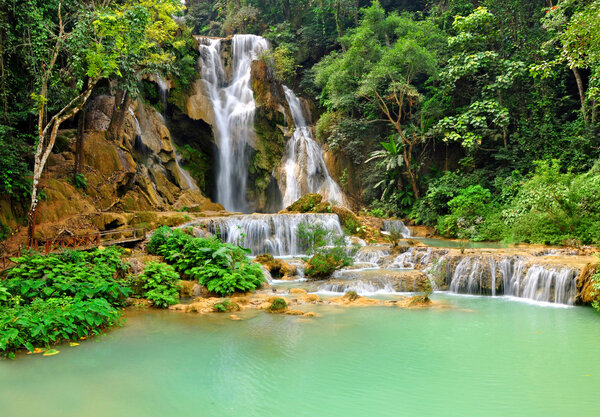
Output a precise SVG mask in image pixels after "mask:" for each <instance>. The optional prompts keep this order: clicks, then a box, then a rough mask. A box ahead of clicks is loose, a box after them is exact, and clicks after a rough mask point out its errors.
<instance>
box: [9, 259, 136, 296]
mask: <svg viewBox="0 0 600 417" xmlns="http://www.w3.org/2000/svg"><path fill="white" fill-rule="evenodd" d="M120 257H121V251H120V250H118V249H117V248H115V247H110V248H106V249H94V250H92V251H89V252H82V251H74V250H69V251H64V252H62V253H60V254H50V255H41V254H39V253H35V252H34V253H31V254H25V255H23V256H21V257H20V258H16V262H17V265H16V266H14V267H13V268H11V269H9V270H8V272H7V274H6V280H5V281H4V282H3V286H4V287H5V288H6V289H7V290H8V291H9V292H10V293H11V294H12V295H13V296H18V297H20V298H21V300H22V301H23V302H26V303H29V302H32V301H33V300H35V299H37V298H40V299H46V298H64V297H72V298H73V299H74V300H89V299H99V298H103V299H105V300H106V301H108V302H109V303H110V304H112V305H123V303H124V301H125V298H126V297H127V296H128V295H129V294H130V293H131V290H130V289H129V288H128V286H127V284H126V283H125V282H124V281H123V280H122V279H120V276H122V275H123V274H124V272H125V271H126V270H127V265H126V264H124V263H123V262H122V261H121V258H120Z"/></svg>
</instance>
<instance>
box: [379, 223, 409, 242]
mask: <svg viewBox="0 0 600 417" xmlns="http://www.w3.org/2000/svg"><path fill="white" fill-rule="evenodd" d="M383 231H384V232H388V233H391V232H394V233H400V234H401V235H402V237H404V238H407V237H410V236H411V235H410V230H409V228H408V227H406V225H405V224H404V222H403V221H402V220H384V221H383Z"/></svg>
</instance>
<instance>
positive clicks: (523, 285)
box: [449, 256, 577, 305]
mask: <svg viewBox="0 0 600 417" xmlns="http://www.w3.org/2000/svg"><path fill="white" fill-rule="evenodd" d="M498 275H499V277H498ZM497 278H501V281H499V284H500V287H499V291H498V292H500V293H502V294H503V295H506V296H512V297H518V298H526V299H530V300H534V301H543V302H552V303H556V304H567V305H573V304H574V303H575V298H576V295H577V283H576V280H577V271H576V270H575V269H573V268H568V267H555V266H552V265H538V264H533V265H531V264H527V263H526V261H525V260H523V259H522V258H520V257H517V256H513V257H505V258H502V259H501V260H499V261H496V260H495V259H494V258H492V257H490V258H488V259H487V260H486V259H485V258H482V257H478V256H466V257H463V258H462V259H461V260H460V262H458V264H456V266H455V267H454V270H453V271H452V274H451V277H450V283H449V290H450V291H451V292H455V293H459V294H471V295H482V294H490V291H491V294H492V295H496V294H497V291H496V287H497V286H498V285H497V283H498V281H497Z"/></svg>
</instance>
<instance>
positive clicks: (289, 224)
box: [196, 213, 343, 256]
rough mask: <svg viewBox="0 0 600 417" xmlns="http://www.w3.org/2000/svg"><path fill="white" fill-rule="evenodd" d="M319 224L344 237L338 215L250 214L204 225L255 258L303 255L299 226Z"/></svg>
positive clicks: (208, 222)
mask: <svg viewBox="0 0 600 417" xmlns="http://www.w3.org/2000/svg"><path fill="white" fill-rule="evenodd" d="M302 223H306V224H318V225H320V226H321V227H323V228H324V229H325V230H327V231H329V232H330V233H332V234H334V235H338V236H339V235H342V234H343V231H342V226H341V225H340V220H339V218H338V216H337V214H312V213H308V214H248V215H238V216H229V217H217V218H207V219H202V220H199V221H198V222H196V224H198V225H204V226H206V228H207V229H208V231H209V232H210V233H212V234H215V235H217V236H220V238H221V240H222V241H223V242H227V243H233V244H236V245H240V246H243V247H245V248H248V249H250V251H251V253H252V255H260V254H263V253H270V254H272V255H274V256H285V255H301V254H303V253H304V252H305V251H306V248H305V247H304V246H303V245H302V242H301V241H300V239H299V238H298V228H299V226H300V224H302Z"/></svg>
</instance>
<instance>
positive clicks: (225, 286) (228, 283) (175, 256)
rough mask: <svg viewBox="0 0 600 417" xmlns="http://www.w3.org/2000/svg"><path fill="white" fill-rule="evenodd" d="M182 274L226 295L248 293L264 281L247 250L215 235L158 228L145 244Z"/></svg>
mask: <svg viewBox="0 0 600 417" xmlns="http://www.w3.org/2000/svg"><path fill="white" fill-rule="evenodd" d="M146 248H147V250H148V251H149V252H150V253H154V254H157V255H161V256H163V258H164V259H165V261H166V262H167V263H169V264H171V265H173V267H174V268H175V270H176V271H178V272H179V273H180V274H182V275H183V276H185V277H189V278H192V279H196V280H198V282H199V283H200V284H202V285H205V286H206V287H207V288H208V290H209V291H211V292H213V293H215V294H217V295H219V296H222V297H226V296H228V295H231V294H233V293H234V292H238V291H240V292H248V291H254V290H256V289H257V288H260V287H261V286H262V284H263V282H265V278H264V275H263V272H262V269H261V268H260V266H259V265H258V264H255V263H253V262H251V260H250V258H248V254H249V253H250V251H249V250H248V249H244V248H241V247H239V246H235V245H232V244H229V243H222V242H221V241H220V240H219V239H217V238H216V237H211V238H197V237H192V236H190V235H187V234H185V233H184V232H182V231H181V230H178V229H176V230H171V229H169V228H160V229H158V230H157V231H156V232H155V234H154V235H153V236H152V238H151V239H150V242H149V243H148V246H147V247H146Z"/></svg>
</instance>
